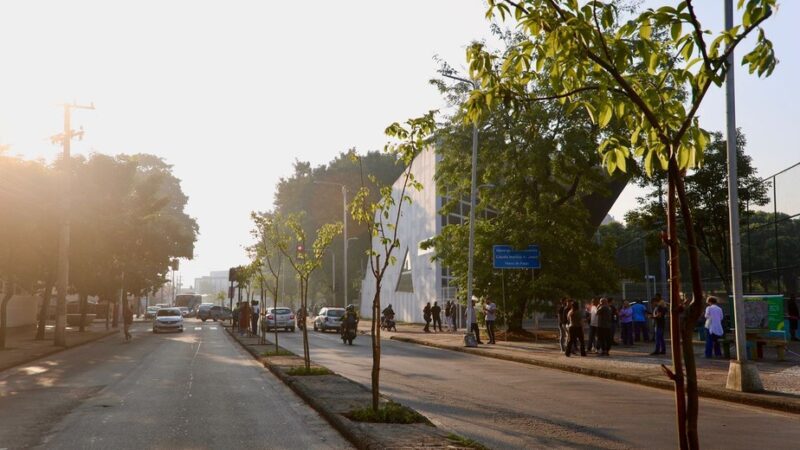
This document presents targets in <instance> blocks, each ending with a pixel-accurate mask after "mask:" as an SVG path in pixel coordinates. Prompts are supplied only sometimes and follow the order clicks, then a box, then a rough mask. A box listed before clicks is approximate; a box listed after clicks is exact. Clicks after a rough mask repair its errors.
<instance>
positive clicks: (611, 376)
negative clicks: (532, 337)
mask: <svg viewBox="0 0 800 450" xmlns="http://www.w3.org/2000/svg"><path fill="white" fill-rule="evenodd" d="M389 339H391V340H395V341H399V342H406V343H409V344H417V345H424V346H426V347H433V348H439V349H443V350H451V351H456V352H461V353H467V354H470V355H478V356H484V357H487V358H494V359H501V360H505V361H513V362H517V363H521V364H528V365H532V366H540V367H546V368H549V369H556V370H562V371H564V372H572V373H577V374H580V375H588V376H593V377H598V378H605V379H608V380H615V381H623V382H626V383H633V384H639V385H643V386H647V387H652V388H657V389H663V390H667V391H674V390H675V385H674V384H673V383H672V382H670V381H667V380H658V379H653V378H645V377H641V376H636V375H630V374H625V373H619V372H613V371H610V370H604V369H595V368H590V367H577V366H572V365H569V364H563V363H560V362H556V361H543V360H537V359H528V358H520V357H517V356H512V355H504V354H497V353H493V352H490V351H488V350H482V349H480V348H477V349H469V350H468V349H467V348H466V347H457V346H452V345H446V344H437V343H435V342H427V341H423V340H420V339H416V338H409V337H402V336H391V337H390V338H389ZM698 394H699V395H700V397H704V398H710V399H714V400H722V401H726V402H731V403H739V404H743V405H747V406H758V407H761V408H765V409H772V410H777V411H783V412H788V413H793V414H800V401H797V400H795V399H794V398H791V400H792V401H782V399H783V398H786V399H790V397H788V396H787V397H784V395H783V394H778V393H771V394H749V393H743V392H736V391H728V390H725V389H720V388H709V387H703V386H698Z"/></svg>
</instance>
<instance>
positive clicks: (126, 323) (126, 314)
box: [122, 305, 133, 341]
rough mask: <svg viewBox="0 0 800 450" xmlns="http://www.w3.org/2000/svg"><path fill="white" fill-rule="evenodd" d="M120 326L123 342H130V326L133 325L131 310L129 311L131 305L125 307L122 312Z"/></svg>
mask: <svg viewBox="0 0 800 450" xmlns="http://www.w3.org/2000/svg"><path fill="white" fill-rule="evenodd" d="M122 324H123V329H124V331H125V340H126V341H130V340H131V339H132V338H133V336H132V335H131V325H133V310H132V309H131V305H125V309H124V310H123V311H122Z"/></svg>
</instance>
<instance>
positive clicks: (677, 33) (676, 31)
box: [669, 22, 683, 41]
mask: <svg viewBox="0 0 800 450" xmlns="http://www.w3.org/2000/svg"><path fill="white" fill-rule="evenodd" d="M682 31H683V24H682V23H681V22H674V23H673V24H672V27H671V28H670V29H669V32H670V35H671V36H672V40H673V41H677V40H678V38H679V37H681V32H682Z"/></svg>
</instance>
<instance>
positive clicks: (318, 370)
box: [286, 367, 333, 377]
mask: <svg viewBox="0 0 800 450" xmlns="http://www.w3.org/2000/svg"><path fill="white" fill-rule="evenodd" d="M332 373H333V372H331V371H330V370H329V369H326V368H325V367H312V368H310V369H308V370H306V368H305V367H292V368H291V369H289V370H287V371H286V374H287V375H291V376H293V377H306V376H313V375H330V374H332Z"/></svg>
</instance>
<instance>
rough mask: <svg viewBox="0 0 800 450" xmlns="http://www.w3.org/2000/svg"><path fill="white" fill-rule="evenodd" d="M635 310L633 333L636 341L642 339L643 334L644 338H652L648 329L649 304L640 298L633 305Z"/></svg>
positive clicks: (632, 307)
mask: <svg viewBox="0 0 800 450" xmlns="http://www.w3.org/2000/svg"><path fill="white" fill-rule="evenodd" d="M631 310H632V311H633V335H634V340H635V341H636V342H639V341H641V337H642V335H644V340H645V341H649V340H650V332H649V330H648V329H647V306H646V305H645V304H644V301H642V300H640V301H638V302H636V303H634V304H633V305H632V306H631Z"/></svg>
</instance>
